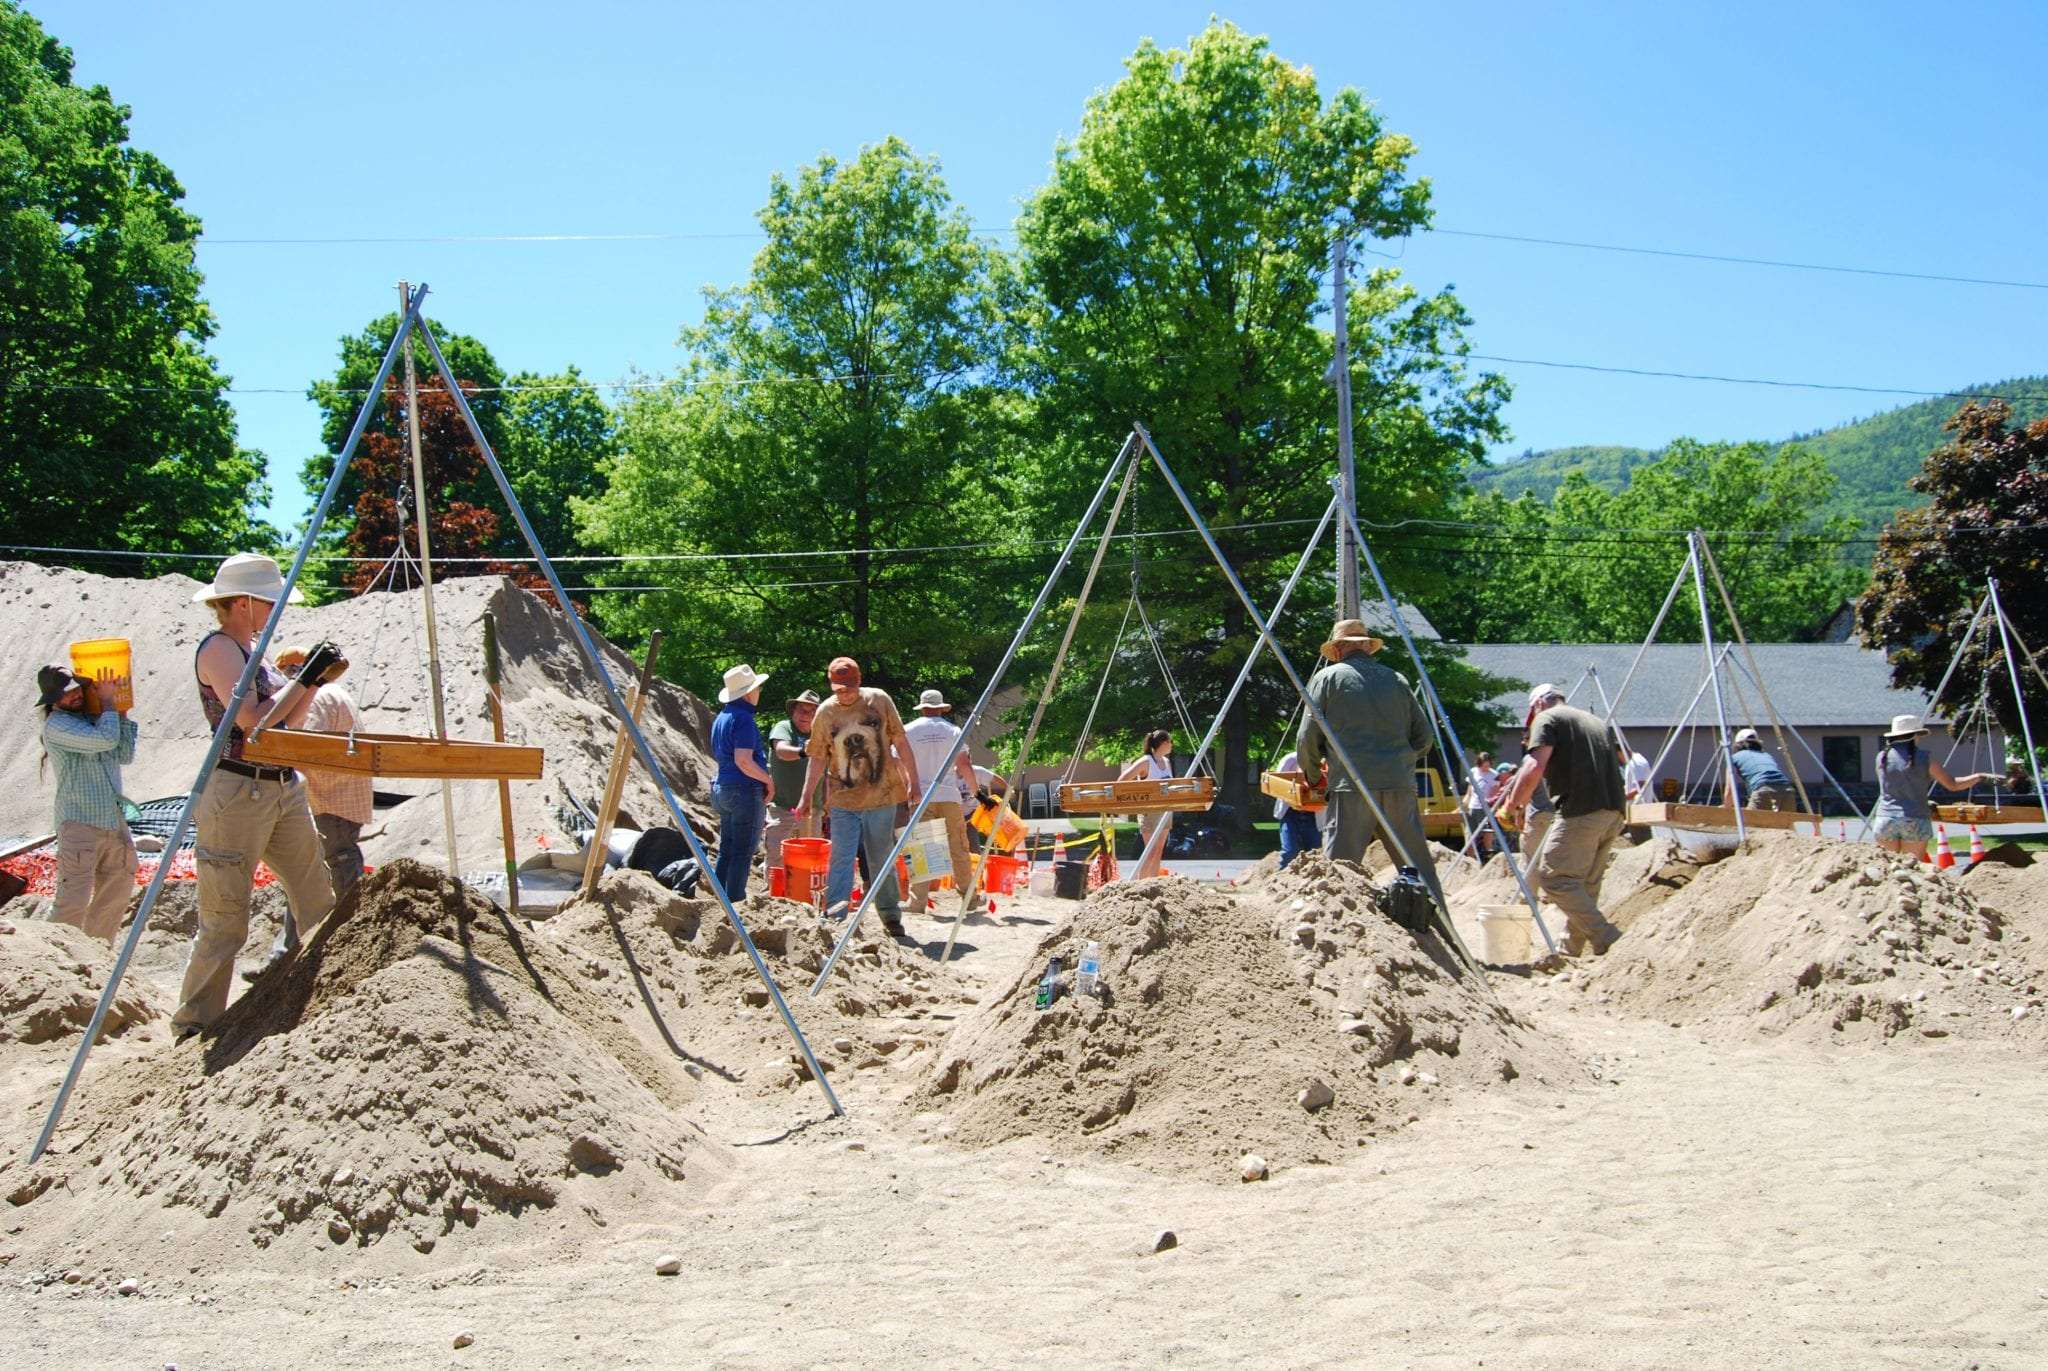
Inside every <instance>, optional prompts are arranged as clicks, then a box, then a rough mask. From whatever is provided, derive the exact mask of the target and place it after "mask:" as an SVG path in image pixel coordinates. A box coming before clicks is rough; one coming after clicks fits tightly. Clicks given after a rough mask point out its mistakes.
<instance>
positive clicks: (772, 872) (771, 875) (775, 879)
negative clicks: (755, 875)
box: [768, 866, 789, 895]
mask: <svg viewBox="0 0 2048 1371" xmlns="http://www.w3.org/2000/svg"><path fill="white" fill-rule="evenodd" d="M768 893H769V894H770V895H787V894H788V893H789V868H788V867H786V866H771V867H769V868H768Z"/></svg>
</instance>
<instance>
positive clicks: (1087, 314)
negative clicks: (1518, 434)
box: [1019, 22, 1507, 798]
mask: <svg viewBox="0 0 2048 1371" xmlns="http://www.w3.org/2000/svg"><path fill="white" fill-rule="evenodd" d="M1414 151H1415V149H1414V145H1413V144H1412V143H1411V142H1410V141H1409V140H1408V139H1407V138H1405V137H1403V136H1401V135H1399V134H1396V133H1391V132H1389V131H1387V130H1386V128H1385V127H1384V126H1383V125H1382V123H1381V120H1380V116H1379V115H1378V113H1376V112H1375V111H1374V110H1373V109H1372V107H1371V106H1370V105H1368V103H1367V102H1366V100H1365V98H1364V97H1363V96H1362V95H1361V94H1360V93H1359V92H1358V91H1356V90H1353V89H1349V88H1347V89H1344V90H1340V91H1338V92H1336V94H1335V95H1333V96H1332V97H1330V98H1329V99H1328V100H1325V99H1324V98H1323V96H1322V94H1321V93H1320V92H1319V91H1318V89H1317V85H1316V81H1315V78H1314V77H1313V76H1312V75H1311V74H1310V72H1309V71H1308V70H1307V69H1306V68H1304V67H1298V66H1295V65H1293V64H1291V63H1288V62H1286V61H1284V60H1282V59H1281V58H1280V57H1278V56H1276V55H1275V54H1274V53H1272V52H1271V51H1270V50H1269V48H1268V46H1267V43H1266V41H1265V40H1264V39H1261V38H1254V37H1251V36H1248V35H1246V34H1245V33H1244V32H1242V31H1241V30H1239V29H1238V28H1236V27H1235V26H1233V25H1231V24H1228V23H1222V22H1215V23H1212V24H1211V25H1210V26H1209V27H1208V28H1207V29H1205V30H1204V31H1203V32H1201V33H1200V34H1197V35H1196V36H1195V37H1194V38H1193V39H1192V40H1191V41H1190V43H1189V44H1188V46H1187V48H1185V49H1181V50H1172V51H1168V50H1164V49H1161V48H1159V47H1158V46H1156V45H1155V44H1153V43H1151V42H1150V41H1147V42H1146V43H1144V44H1142V45H1140V47H1139V48H1138V50H1137V51H1136V52H1135V53H1133V54H1132V55H1131V57H1130V58H1129V59H1128V60H1127V61H1126V62H1125V75H1124V77H1123V79H1122V80H1121V81H1119V82H1118V83H1117V84H1116V85H1115V86H1113V87H1111V88H1110V89H1108V90H1106V91H1104V92H1102V93H1100V94H1098V95H1096V96H1095V97H1093V98H1092V99H1091V100H1090V101H1089V102H1088V105H1087V107H1086V110H1085V111H1084V113H1083V115H1082V119H1081V128H1080V132H1079V134H1078V135H1077V136H1076V137H1075V138H1074V139H1073V140H1072V141H1071V142H1066V143H1062V144H1061V145H1060V147H1059V148H1058V150H1057V153H1056V154H1055V158H1054V164H1053V171H1052V178H1051V180H1050V182H1049V183H1048V184H1047V185H1045V186H1044V187H1043V188H1042V189H1041V190H1039V191H1038V192H1037V193H1036V194H1035V195H1034V196H1033V197H1032V198H1031V199H1030V201H1029V202H1028V203H1027V204H1026V206H1025V209H1024V213H1023V217H1022V219H1021V220H1020V222H1019V239H1020V244H1021V249H1022V265H1023V270H1024V273H1025V276H1026V279H1027V281H1028V284H1029V287H1030V289H1031V291H1032V293H1033V296H1034V299H1035V301H1036V309H1035V315H1034V317H1033V320H1032V323H1033V338H1032V345H1031V348H1030V350H1029V352H1028V354H1027V358H1026V365H1025V368H1024V376H1025V383H1026V385H1027V387H1028V389H1029V392H1030V394H1031V395H1032V397H1033V400H1034V402H1035V406H1036V413H1037V415H1038V417H1039V429H1038V437H1039V443H1038V460H1037V461H1036V462H1035V463H1034V465H1033V468H1032V470H1031V472H1030V473H1029V491H1030V499H1029V503H1028V505H1027V506H1026V507H1028V508H1032V509H1034V510H1037V511H1040V512H1041V513H1040V517H1039V529H1040V531H1041V532H1042V533H1045V534H1048V535H1054V534H1057V533H1061V532H1064V531H1065V529H1064V527H1063V525H1066V524H1069V523H1070V522H1071V521H1072V519H1073V518H1074V517H1075V516H1076V514H1077V513H1078V512H1079V510H1080V509H1081V508H1082V506H1083V502H1084V500H1085V497H1086V493H1087V492H1088V490H1089V489H1090V488H1092V486H1093V484H1094V483H1095V480H1096V479H1097V478H1098V477H1099V473H1100V472H1101V470H1102V468H1103V465H1104V464H1105V463H1106V462H1107V460H1108V458H1109V456H1110V455H1111V454H1112V453H1113V452H1114V451H1115V449H1116V446H1117V444H1118V443H1120V442H1121V441H1122V440H1123V437H1124V435H1125V434H1126V433H1127V432H1128V431H1129V429H1130V425H1131V422H1132V421H1133V420H1134V419H1135V420H1140V421H1142V422H1144V423H1145V424H1146V425H1147V426H1148V428H1149V429H1150V430H1151V432H1152V433H1153V435H1154V436H1155V437H1156V439H1157V441H1158V443H1159V445H1160V447H1161V449H1162V450H1163V451H1164V453H1165V455H1166V456H1167V458H1168V459H1169V460H1170V461H1171V462H1172V463H1173V466H1174V468H1175V471H1176V473H1177V474H1178V475H1179V477H1180V479H1181V481H1182V482H1183V484H1184V485H1185V486H1186V487H1187V488H1188V491H1189V494H1190V497H1191V498H1192V499H1193V500H1194V501H1195V503H1196V504H1197V506H1198V507H1199V508H1200V509H1201V510H1202V512H1203V514H1204V515H1205V517H1207V518H1208V519H1209V520H1210V521H1211V522H1212V523H1213V524H1215V525H1216V526H1218V528H1219V530H1220V532H1219V538H1220V540H1221V542H1222V544H1223V547H1224V550H1225V552H1226V554H1227V555H1228V556H1229V557H1230V558H1231V560H1232V562H1233V563H1234V564H1235V565H1236V567H1237V568H1238V569H1239V571H1240V572H1242V573H1243V574H1244V575H1245V576H1246V578H1247V580H1248V581H1249V582H1250V583H1251V584H1252V585H1253V586H1254V587H1255V588H1256V587H1259V586H1262V585H1263V586H1267V587H1270V586H1272V585H1273V584H1275V583H1276V582H1277V581H1278V579H1279V578H1280V576H1282V575H1284V573H1285V570H1286V569H1287V568H1288V567H1290V566H1291V564H1292V562H1293V560H1294V558H1295V556H1297V555H1298V554H1299V551H1300V543H1301V541H1302V540H1303V539H1304V538H1305V537H1306V534H1307V531H1308V529H1307V525H1306V524H1305V523H1303V524H1291V525H1290V524H1283V525H1282V526H1281V527H1280V528H1278V529H1274V528H1268V527H1261V528H1246V527H1243V526H1245V525H1268V524H1271V523H1273V522H1274V521H1288V520H1312V519H1313V518H1314V517H1315V516H1316V515H1317V514H1318V513H1319V512H1320V511H1321V509H1322V507H1323V506H1324V504H1325V503H1326V502H1327V500H1328V498H1329V491H1328V487H1327V485H1326V481H1327V480H1328V479H1329V478H1330V477H1332V476H1334V475H1335V469H1336V462H1335V453H1336V407H1335V404H1334V402H1333V399H1332V392H1331V390H1330V388H1329V385H1328V383H1327V381H1326V379H1325V374H1326V372H1327V371H1328V369H1329V367H1330V365H1331V359H1332V356H1333V344H1332V340H1331V337H1330V335H1329V333H1328V332H1326V331H1325V330H1324V329H1323V327H1321V320H1322V317H1323V315H1324V314H1325V312H1326V310H1327V308H1328V300H1327V291H1326V289H1325V287H1324V284H1323V283H1324V273H1325V271H1326V270H1327V267H1328V264H1329V260H1330V248H1331V244H1332V241H1333V239H1334V238H1335V237H1336V236H1337V234H1338V233H1339V232H1340V231H1341V232H1347V233H1349V234H1351V235H1352V236H1353V237H1354V238H1356V239H1358V240H1361V241H1362V242H1365V243H1371V242H1373V241H1375V240H1391V239H1396V238H1400V237H1402V236H1404V235H1406V234H1408V233H1411V232H1413V231H1415V230H1416V229H1419V228H1422V227H1425V226H1426V225H1427V224H1428V222H1429V218H1430V209H1429V198H1430V192H1429V184H1428V182H1427V181H1423V180H1418V179H1415V178H1413V177H1411V175H1410V174H1409V162H1410V161H1411V159H1412V157H1413V155H1414ZM1348 313H1349V322H1350V334H1351V353H1350V356H1351V359H1352V368H1353V377H1352V388H1353V396H1354V402H1355V403H1356V404H1357V406H1358V409H1359V414H1358V427H1359V439H1358V444H1357V448H1358V468H1359V477H1358V483H1359V492H1360V495H1359V506H1360V512H1361V514H1362V515H1363V516H1364V517H1365V518H1367V519H1384V518H1388V517H1394V518H1398V517H1401V516H1405V515H1411V514H1416V513H1428V512H1440V511H1441V510H1442V508H1443V506H1444V503H1445V500H1446V498H1447V496H1448V495H1449V494H1450V493H1451V492H1452V491H1454V490H1455V489H1456V488H1457V486H1458V485H1459V478H1460V475H1461V473H1462V472H1463V471H1464V469H1465V468H1466V467H1467V466H1468V465H1469V464H1471V463H1473V462H1475V461H1477V460H1479V459H1480V457H1481V456H1482V454H1483V452H1484V449H1485V447H1486V445H1487V444H1488V443H1489V442H1492V441H1496V440H1498V439H1499V438H1500V437H1502V436H1503V431H1502V428H1501V425H1500V422H1499V419H1498V410H1499V407H1500V405H1501V403H1502V401H1503V400H1504V399H1505V398H1506V395H1507V387H1506V385H1505V383H1503V382H1502V381H1501V380H1500V378H1498V377H1496V376H1492V375H1473V374H1471V373H1469V372H1468V371H1467V369H1466V367H1465V365H1464V363H1463V362H1462V361H1461V355H1462V354H1463V353H1464V351H1465V350H1466V344H1465V342H1464V337H1463V331H1464V329H1465V327H1466V326H1467V324H1468V323H1469V319H1468V317H1467V315H1466V313H1465V311H1464V309H1463V307H1462V306H1460V305H1459V303H1458V301H1457V299H1456V297H1455V296H1454V295H1452V294H1451V293H1449V292H1448V291H1444V292H1439V293H1436V294H1431V295H1425V294H1422V293H1420V292H1418V291H1417V290H1416V289H1415V288H1414V287H1413V286H1411V285H1409V284H1407V283H1405V282H1404V281H1403V280H1402V279H1401V276H1400V274H1399V272H1397V271H1395V270H1393V269H1392V268H1387V267H1382V268H1379V269H1375V270H1370V271H1366V272H1363V273H1362V274H1361V275H1360V277H1359V278H1357V279H1356V280H1355V281H1354V284H1353V288H1352V291H1351V295H1350V299H1349V301H1348ZM1156 480H1157V478H1156V477H1148V478H1147V482H1148V484H1147V487H1146V489H1145V491H1144V493H1143V494H1142V496H1141V498H1140V500H1139V505H1138V511H1137V516H1136V517H1137V518H1138V519H1139V520H1140V521H1141V523H1142V524H1144V525H1146V526H1148V527H1149V528H1150V529H1152V530H1154V531H1157V530H1158V529H1160V528H1161V527H1162V526H1164V525H1166V524H1169V523H1176V524H1178V523H1184V520H1183V519H1182V518H1181V516H1180V514H1179V512H1178V511H1177V509H1175V508H1174V507H1173V506H1172V505H1171V504H1170V503H1168V500H1167V497H1166V496H1165V495H1164V494H1163V493H1161V492H1160V491H1159V489H1158V487H1157V486H1156V485H1155V484H1152V483H1153V482H1156ZM1144 547H1145V551H1144V552H1143V554H1141V563H1142V565H1141V566H1140V568H1139V572H1140V575H1141V577H1142V579H1143V582H1144V584H1145V585H1146V586H1148V587H1149V588H1150V593H1151V594H1152V595H1153V596H1154V597H1155V601H1154V604H1153V608H1155V609H1156V611H1157V613H1158V618H1159V620H1160V623H1161V634H1162V637H1163V639H1164V640H1165V642H1164V650H1165V651H1166V653H1167V656H1168V659H1169V661H1171V662H1173V663H1174V664H1175V666H1176V674H1177V675H1179V676H1180V680H1181V684H1182V686H1183V688H1184V689H1185V690H1186V691H1187V694H1188V696H1189V698H1190V702H1191V704H1192V706H1193V709H1194V712H1195V714H1196V715H1197V726H1202V725H1205V724H1206V722H1207V718H1206V717H1203V716H1204V715H1205V713H1206V712H1208V711H1213V710H1215V709H1216V708H1218V707H1219V706H1220V705H1221V703H1222V698H1223V695H1224V693H1225V691H1226V690H1227V689H1228V686H1229V682H1230V681H1231V680H1232V679H1234V677H1235V675H1236V671H1237V668H1238V665H1239V663H1240V662H1241V661H1242V660H1243V654H1244V653H1245V651H1246V650H1248V649H1249V647H1250V645H1251V642H1252V640H1253V628H1252V625H1251V624H1250V622H1249V618H1248V616H1247V614H1246V613H1245V611H1244V610H1243V608H1242V606H1241V605H1240V604H1239V603H1238V602H1237V600H1236V599H1235V597H1234V596H1232V595H1231V594H1230V592H1229V591H1228V589H1227V587H1226V586H1225V585H1224V583H1223V582H1222V580H1221V579H1220V576H1219V574H1218V573H1217V572H1216V571H1215V569H1214V568H1213V567H1211V566H1207V565H1206V564H1205V561H1206V559H1205V558H1204V557H1203V555H1202V550H1201V548H1200V545H1199V544H1195V543H1192V542H1191V541H1188V540H1178V539H1174V540H1146V542H1145V544H1144ZM1387 560H1388V562H1389V567H1388V570H1389V573H1390V575H1393V576H1394V577H1395V580H1396V584H1397V585H1398V584H1401V583H1402V580H1403V576H1402V573H1404V572H1409V571H1413V570H1415V569H1416V568H1417V565H1418V564H1414V563H1410V562H1408V561H1407V560H1406V559H1405V558H1401V557H1396V556H1389V557H1388V559H1387ZM1319 584H1320V585H1322V586H1323V587H1325V590H1324V593H1323V594H1321V595H1318V594H1315V593H1314V592H1313V591H1310V592H1309V593H1306V594H1304V595H1302V596H1300V597H1299V602H1300V603H1301V605H1302V608H1301V610H1300V611H1299V612H1298V613H1297V614H1296V615H1295V616H1294V617H1293V619H1292V620H1291V621H1290V622H1289V623H1288V624H1287V625H1285V636H1286V639H1287V640H1288V641H1289V642H1291V643H1294V644H1298V645H1301V646H1302V647H1303V648H1304V649H1306V647H1307V646H1309V645H1312V644H1314V643H1318V642H1320V641H1322V638H1323V636H1324V634H1325V631H1326V630H1327V628H1328V626H1329V621H1330V618H1331V615H1330V613H1329V612H1328V610H1327V609H1326V608H1324V606H1326V605H1327V604H1328V603H1329V601H1328V598H1327V595H1328V592H1327V584H1328V583H1327V582H1321V583H1319ZM1112 598H1121V597H1115V596H1113V597H1112ZM1109 608H1110V609H1111V610H1119V609H1120V606H1117V605H1111V606H1110V607H1109ZM1091 617H1099V618H1100V619H1102V620H1103V621H1104V622H1103V623H1098V624H1095V625H1094V626H1092V627H1091V629H1090V635H1089V639H1088V643H1087V646H1088V648H1089V650H1090V652H1092V653H1093V654H1094V658H1093V659H1094V660H1095V661H1097V662H1100V661H1101V660H1102V654H1105V653H1106V652H1107V651H1108V646H1109V640H1110V638H1111V637H1113V635H1114V631H1115V624H1116V614H1115V613H1105V614H1104V615H1101V616H1091ZM1304 655H1305V654H1304ZM1080 660H1082V661H1086V660H1087V656H1086V655H1081V656H1080ZM1077 674H1078V675H1080V676H1085V675H1087V674H1088V673H1087V672H1086V671H1085V670H1080V671H1078V673H1077ZM1148 689H1149V691H1150V694H1149V700H1150V705H1149V707H1147V706H1146V705H1145V704H1144V703H1143V702H1142V701H1139V702H1135V703H1134V702H1131V701H1123V702H1120V704H1119V709H1118V717H1121V718H1122V719H1124V720H1125V721H1127V724H1126V726H1129V724H1128V721H1130V720H1133V719H1137V718H1148V719H1149V720H1151V721H1156V722H1166V720H1164V719H1163V718H1162V711H1163V701H1162V700H1161V697H1160V695H1159V692H1158V689H1157V687H1156V685H1154V686H1151V687H1148ZM1091 695H1092V692H1089V694H1086V695H1084V694H1082V693H1080V692H1079V691H1078V690H1076V691H1071V692H1067V693H1066V695H1065V697H1064V700H1063V708H1062V713H1061V716H1060V718H1061V722H1062V723H1063V724H1069V725H1072V726H1073V727H1075V728H1076V729H1078V724H1079V722H1080V719H1079V716H1080V715H1081V714H1082V713H1083V712H1085V710H1086V708H1087V704H1088V699H1089V698H1090V696H1091ZM1292 705H1293V699H1292V693H1291V691H1290V690H1289V688H1288V687H1287V685H1286V682H1285V680H1284V678H1283V677H1281V676H1280V675H1279V674H1278V673H1277V672H1276V671H1273V670H1271V669H1269V670H1267V671H1265V672H1261V673H1260V674H1259V675H1258V676H1257V678H1256V683H1255V688H1254V689H1252V690H1250V691H1248V692H1247V695H1246V697H1245V698H1244V699H1243V700H1241V702H1240V703H1239V705H1238V706H1237V707H1236V708H1235V709H1234V710H1233V711H1232V713H1231V715H1230V717H1229V718H1228V720H1227V721H1226V724H1225V729H1224V733H1223V737H1222V767H1221V769H1220V775H1221V778H1222V784H1223V789H1224V791H1225V793H1226V795H1229V796H1232V797H1238V798H1242V797H1244V796H1245V795H1246V794H1247V792H1248V790H1249V784H1250V780H1251V777H1252V772H1253V768H1254V767H1255V765H1256V764H1257V762H1259V761H1260V760H1263V759H1259V758H1254V757H1252V755H1251V753H1252V737H1253V731H1254V726H1255V723H1257V722H1259V721H1263V720H1270V719H1273V718H1278V717H1284V716H1285V715H1286V714H1287V712H1288V711H1289V710H1290V709H1291V708H1292ZM1108 708H1109V707H1108V706H1105V711H1107V710H1108ZM1134 708H1135V709H1136V711H1138V712H1135V713H1134V712H1131V711H1132V710H1133V709H1134ZM1185 745H1191V743H1190V744H1185Z"/></svg>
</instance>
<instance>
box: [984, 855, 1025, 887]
mask: <svg viewBox="0 0 2048 1371" xmlns="http://www.w3.org/2000/svg"><path fill="white" fill-rule="evenodd" d="M1023 875H1024V859H1023V858H1022V857H1005V856H1004V855H1003V854H1002V853H1000V852H998V853H997V854H995V855H994V856H993V857H990V858H989V859H988V877H987V880H986V884H985V887H984V888H985V890H986V892H987V893H988V894H990V895H1014V894H1016V893H1017V882H1018V881H1019V880H1020V879H1021V878H1022V877H1023Z"/></svg>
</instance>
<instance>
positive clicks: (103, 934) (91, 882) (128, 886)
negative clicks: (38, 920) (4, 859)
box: [50, 821, 135, 943]
mask: <svg viewBox="0 0 2048 1371" xmlns="http://www.w3.org/2000/svg"><path fill="white" fill-rule="evenodd" d="M134 894H135V839H133V838H132V837H130V836H129V834H128V826H127V825H126V824H123V825H122V826H121V827H120V828H96V827H94V826H93V825H92V824H82V823H78V822H76V821H73V822H70V823H65V824H61V825H59V826H58V829H57V907H56V908H55V909H53V910H52V911H51V912H50V917H51V918H52V919H54V920H56V921H57V922H58V923H60V924H70V925H71V926H72V927H73V928H82V929H84V930H85V931H86V932H87V933H89V934H91V935H92V936H93V937H95V938H102V939H105V940H106V941H107V942H109V943H111V942H113V941H114V934H115V933H117V932H119V931H120V928H121V916H122V915H123V914H125V913H127V912H128V901H129V900H130V899H131V898H132V897H133V896H134Z"/></svg>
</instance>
